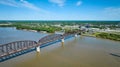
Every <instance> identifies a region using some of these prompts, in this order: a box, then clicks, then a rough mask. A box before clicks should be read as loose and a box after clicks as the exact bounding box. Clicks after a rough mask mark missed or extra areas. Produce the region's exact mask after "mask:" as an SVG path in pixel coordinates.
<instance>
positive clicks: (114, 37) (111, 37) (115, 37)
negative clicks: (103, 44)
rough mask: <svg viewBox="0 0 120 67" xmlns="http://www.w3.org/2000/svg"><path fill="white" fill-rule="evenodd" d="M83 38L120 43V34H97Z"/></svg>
mask: <svg viewBox="0 0 120 67" xmlns="http://www.w3.org/2000/svg"><path fill="white" fill-rule="evenodd" d="M82 36H87V37H95V38H103V39H109V40H114V41H120V33H108V32H97V33H94V34H82Z"/></svg>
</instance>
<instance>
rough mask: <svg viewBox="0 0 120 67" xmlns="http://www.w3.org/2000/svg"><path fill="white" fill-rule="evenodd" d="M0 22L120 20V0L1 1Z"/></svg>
mask: <svg viewBox="0 0 120 67" xmlns="http://www.w3.org/2000/svg"><path fill="white" fill-rule="evenodd" d="M0 20H120V0H0Z"/></svg>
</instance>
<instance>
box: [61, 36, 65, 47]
mask: <svg viewBox="0 0 120 67" xmlns="http://www.w3.org/2000/svg"><path fill="white" fill-rule="evenodd" d="M64 42H65V40H64V38H62V39H61V44H62V47H63V45H64Z"/></svg>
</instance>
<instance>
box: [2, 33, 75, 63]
mask: <svg viewBox="0 0 120 67" xmlns="http://www.w3.org/2000/svg"><path fill="white" fill-rule="evenodd" d="M68 36H74V34H63V35H61V34H52V35H48V36H45V37H43V38H41V39H40V40H39V41H38V42H36V41H31V40H24V41H15V42H11V43H8V44H3V45H0V62H1V61H2V60H3V59H6V58H9V57H12V56H15V55H16V54H21V53H22V52H25V50H29V49H33V48H36V47H39V48H40V46H42V45H44V44H47V43H50V42H54V41H57V40H61V39H64V38H66V37H68Z"/></svg>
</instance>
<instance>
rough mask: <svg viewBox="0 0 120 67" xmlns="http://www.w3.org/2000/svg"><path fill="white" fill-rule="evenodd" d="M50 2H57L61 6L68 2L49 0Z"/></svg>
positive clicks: (64, 0)
mask: <svg viewBox="0 0 120 67" xmlns="http://www.w3.org/2000/svg"><path fill="white" fill-rule="evenodd" d="M49 2H51V3H54V4H57V5H58V6H60V7H63V6H64V4H65V2H66V0H49Z"/></svg>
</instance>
